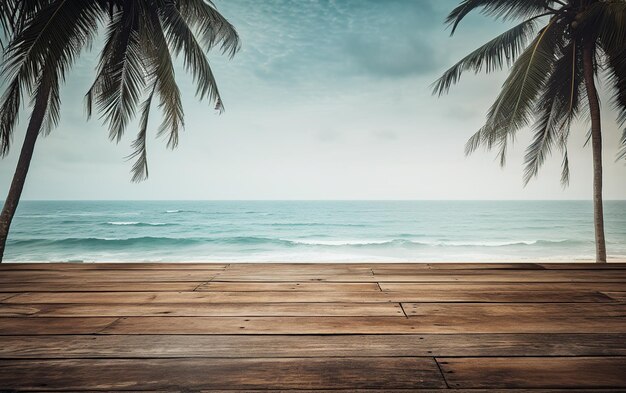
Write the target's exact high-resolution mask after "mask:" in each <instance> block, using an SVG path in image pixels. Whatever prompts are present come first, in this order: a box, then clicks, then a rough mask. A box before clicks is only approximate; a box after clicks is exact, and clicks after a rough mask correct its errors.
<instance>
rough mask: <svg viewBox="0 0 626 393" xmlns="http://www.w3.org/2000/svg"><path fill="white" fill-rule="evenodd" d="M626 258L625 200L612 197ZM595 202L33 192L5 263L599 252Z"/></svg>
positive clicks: (612, 219) (611, 215)
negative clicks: (112, 196)
mask: <svg viewBox="0 0 626 393" xmlns="http://www.w3.org/2000/svg"><path fill="white" fill-rule="evenodd" d="M605 214H606V233H607V248H608V252H609V255H610V256H611V257H612V258H614V259H615V258H620V259H624V258H626V201H607V202H606V205H605ZM592 220H593V216H592V205H591V202H588V201H498V202H490V201H223V202H217V201H216V202H213V201H210V202H209V201H132V202H131V201H128V202H125V201H24V202H22V203H21V204H20V207H19V209H18V212H17V215H16V217H15V220H14V224H13V227H12V232H11V235H10V236H9V240H8V242H7V249H6V254H5V260H7V261H85V262H86V261H342V262H346V261H497V260H577V259H586V258H593V257H594V243H593V226H592Z"/></svg>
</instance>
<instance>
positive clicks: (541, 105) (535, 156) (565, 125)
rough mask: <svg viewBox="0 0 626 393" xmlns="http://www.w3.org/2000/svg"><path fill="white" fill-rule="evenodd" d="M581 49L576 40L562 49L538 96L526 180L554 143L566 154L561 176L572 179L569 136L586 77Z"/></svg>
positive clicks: (526, 161)
mask: <svg viewBox="0 0 626 393" xmlns="http://www.w3.org/2000/svg"><path fill="white" fill-rule="evenodd" d="M578 53H579V51H578V45H577V43H576V41H573V42H571V43H570V44H569V45H568V46H566V47H565V48H564V49H563V50H562V55H561V57H560V58H559V60H557V61H556V63H555V65H554V69H553V70H552V71H551V73H550V76H549V78H548V80H547V82H546V84H545V87H544V89H543V91H542V92H541V94H540V96H539V97H538V99H537V105H536V108H535V113H536V117H537V120H536V122H535V125H534V137H533V141H532V143H531V144H530V145H529V146H528V148H527V149H526V155H525V170H524V184H528V182H529V181H530V180H531V179H532V178H533V177H534V176H536V175H537V173H538V171H539V168H540V167H541V165H543V163H544V161H545V159H546V158H547V157H548V155H549V154H550V152H551V150H552V148H553V147H554V146H559V147H560V148H561V150H562V151H563V154H564V159H563V171H562V176H561V179H562V181H567V180H568V179H569V166H568V162H569V161H568V159H567V139H568V136H569V129H570V125H571V122H572V121H573V120H574V118H575V117H576V115H577V113H578V108H579V103H580V101H579V92H580V90H581V88H582V84H583V79H584V77H583V72H582V71H583V69H582V63H581V57H580V56H577V55H578ZM565 184H566V183H564V185H565Z"/></svg>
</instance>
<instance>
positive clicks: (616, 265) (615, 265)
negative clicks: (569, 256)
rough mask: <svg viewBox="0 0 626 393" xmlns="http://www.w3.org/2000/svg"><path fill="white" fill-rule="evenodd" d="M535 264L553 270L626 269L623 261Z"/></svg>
mask: <svg viewBox="0 0 626 393" xmlns="http://www.w3.org/2000/svg"><path fill="white" fill-rule="evenodd" d="M536 265H537V266H540V267H542V268H544V269H555V270H568V269H579V270H595V269H626V263H624V262H609V263H580V262H574V263H562V262H555V263H537V264H536Z"/></svg>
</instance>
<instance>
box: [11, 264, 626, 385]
mask: <svg viewBox="0 0 626 393" xmlns="http://www.w3.org/2000/svg"><path fill="white" fill-rule="evenodd" d="M625 287H626V264H605V265H595V264H580V263H568V264H544V263H541V264H536V263H524V264H515V263H479V264H462V263H450V264H447V263H441V264H439V263H419V264H411V263H401V264H386V263H351V264H332V263H324V264H312V263H305V264H295V263H290V264H280V263H269V264H246V263H234V264H223V263H222V264H193V263H182V264H177V263H167V264H150V263H136V264H135V263H124V264H117V263H107V264H92V263H81V264H42V263H39V264H0V390H2V391H4V390H7V391H14V390H17V391H21V390H25V391H39V392H41V391H65V392H69V391H74V392H84V391H125V392H128V391H146V390H147V391H158V392H171V391H186V392H189V391H199V392H201V391H207V392H208V391H211V392H215V391H224V392H231V393H232V392H265V391H268V390H272V391H293V390H297V391H299V392H307V391H308V392H320V391H344V392H347V391H350V392H352V391H364V392H370V393H371V392H375V391H376V392H401V391H404V392H406V391H419V392H432V393H435V392H439V393H443V392H450V393H454V392H456V393H461V392H462V393H488V392H511V391H512V392H518V393H521V392H528V391H532V392H534V393H538V392H543V393H555V392H561V391H567V392H569V393H572V392H579V393H580V392H597V391H604V392H608V391H611V392H623V391H626V385H625V384H624V374H625V373H624V372H623V371H624V370H625V369H626V364H624V359H626V290H625V289H624V288H625Z"/></svg>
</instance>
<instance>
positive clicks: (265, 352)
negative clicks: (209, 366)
mask: <svg viewBox="0 0 626 393" xmlns="http://www.w3.org/2000/svg"><path fill="white" fill-rule="evenodd" d="M624 355H626V334H604V333H602V334H424V335H411V334H406V335H394V334H380V335H313V336H311V335H304V336H289V335H96V336H89V335H57V336H54V335H53V336H0V358H3V359H19V358H28V359H34V358H59V359H63V358H180V357H188V358H192V357H213V358H246V357H262V358H273V357H379V356H382V357H389V356H417V357H419V356H465V357H467V356H624Z"/></svg>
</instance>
